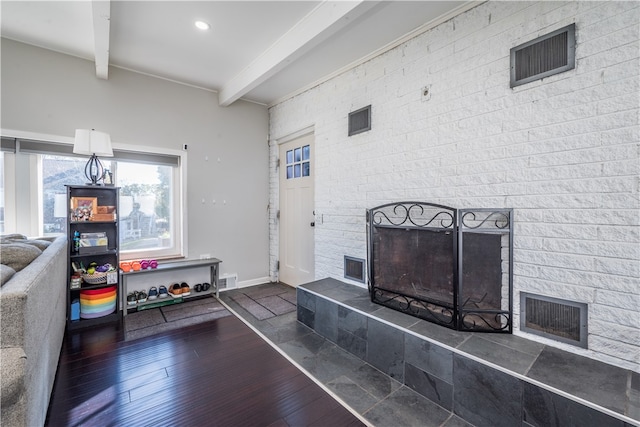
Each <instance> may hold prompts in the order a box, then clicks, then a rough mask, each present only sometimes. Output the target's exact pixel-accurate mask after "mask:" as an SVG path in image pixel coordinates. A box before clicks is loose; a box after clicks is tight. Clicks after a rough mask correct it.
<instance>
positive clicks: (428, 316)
mask: <svg viewBox="0 0 640 427" xmlns="http://www.w3.org/2000/svg"><path fill="white" fill-rule="evenodd" d="M373 291H374V292H373V302H377V303H379V304H383V305H386V306H393V308H395V309H396V310H398V311H400V312H403V313H407V314H411V315H412V316H416V317H419V318H423V319H425V320H430V321H432V322H434V323H439V324H441V325H443V326H448V327H452V325H454V324H455V320H456V317H455V313H454V311H453V309H451V308H449V307H444V306H441V305H438V304H433V303H429V302H427V301H423V300H421V299H419V298H413V297H409V296H407V295H402V294H398V293H395V292H390V291H387V290H382V289H379V288H374V289H373Z"/></svg>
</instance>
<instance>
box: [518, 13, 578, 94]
mask: <svg viewBox="0 0 640 427" xmlns="http://www.w3.org/2000/svg"><path fill="white" fill-rule="evenodd" d="M575 29H576V26H575V24H571V25H569V26H567V27H564V28H561V29H559V30H557V31H554V32H552V33H549V34H547V35H544V36H542V37H538V38H537V39H535V40H532V41H530V42H527V43H524V44H521V45H520V46H516V47H514V48H513V49H511V81H510V85H511V87H515V86H519V85H522V84H525V83H529V82H531V81H534V80H539V79H542V78H544V77H548V76H551V75H553V74H558V73H562V72H564V71H567V70H571V69H573V68H575V62H576V61H575V57H576V48H575V46H576V38H575Z"/></svg>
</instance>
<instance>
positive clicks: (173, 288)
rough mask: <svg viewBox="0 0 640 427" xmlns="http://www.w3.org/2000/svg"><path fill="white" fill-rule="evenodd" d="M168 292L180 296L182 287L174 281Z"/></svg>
mask: <svg viewBox="0 0 640 427" xmlns="http://www.w3.org/2000/svg"><path fill="white" fill-rule="evenodd" d="M169 293H170V294H171V295H175V296H180V295H181V294H182V287H181V286H180V285H179V284H177V283H174V284H173V285H171V287H170V288H169Z"/></svg>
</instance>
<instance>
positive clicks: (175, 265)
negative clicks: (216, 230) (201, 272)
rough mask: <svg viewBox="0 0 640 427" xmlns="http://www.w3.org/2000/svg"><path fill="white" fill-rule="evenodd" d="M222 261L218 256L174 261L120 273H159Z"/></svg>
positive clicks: (125, 274) (207, 265)
mask: <svg viewBox="0 0 640 427" xmlns="http://www.w3.org/2000/svg"><path fill="white" fill-rule="evenodd" d="M221 262H222V261H220V260H219V259H217V258H207V259H197V260H186V261H172V262H164V263H159V264H158V267H157V268H148V269H146V270H138V271H133V270H131V271H127V272H124V271H122V270H120V274H122V275H123V276H130V275H134V274H148V273H157V272H162V271H168V270H179V269H182V268H195V267H209V266H212V265H216V264H220V263H221Z"/></svg>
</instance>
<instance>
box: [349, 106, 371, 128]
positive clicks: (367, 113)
mask: <svg viewBox="0 0 640 427" xmlns="http://www.w3.org/2000/svg"><path fill="white" fill-rule="evenodd" d="M370 129H371V105H367V106H366V107H364V108H361V109H359V110H357V111H354V112H352V113H349V136H351V135H356V134H358V133H362V132H366V131H368V130H370Z"/></svg>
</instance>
